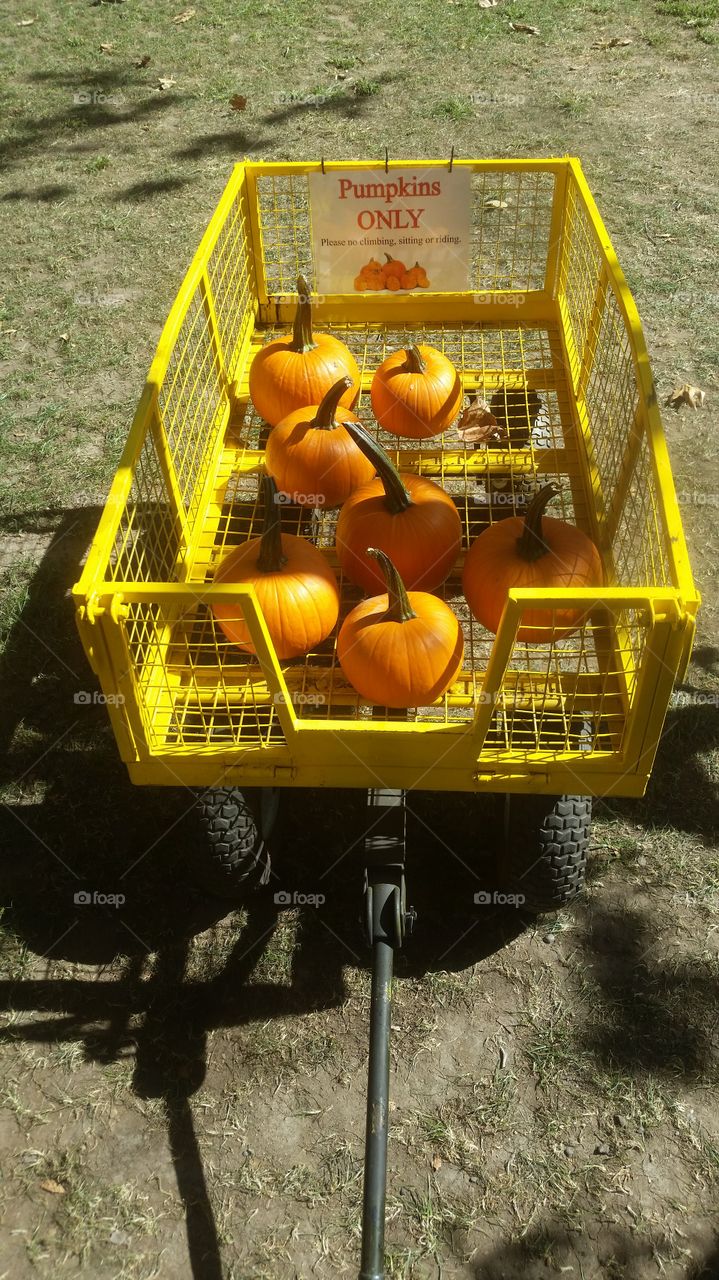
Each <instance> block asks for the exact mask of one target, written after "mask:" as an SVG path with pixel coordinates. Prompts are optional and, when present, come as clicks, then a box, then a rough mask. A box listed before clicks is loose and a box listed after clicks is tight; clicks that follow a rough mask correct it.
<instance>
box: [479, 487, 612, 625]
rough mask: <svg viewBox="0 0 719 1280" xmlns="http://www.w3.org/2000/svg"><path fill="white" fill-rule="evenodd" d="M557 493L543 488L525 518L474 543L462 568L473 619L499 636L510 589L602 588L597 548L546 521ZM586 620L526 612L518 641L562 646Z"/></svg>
mask: <svg viewBox="0 0 719 1280" xmlns="http://www.w3.org/2000/svg"><path fill="white" fill-rule="evenodd" d="M558 493H559V490H558V489H557V487H556V485H553V484H547V485H545V486H544V488H543V489H540V490H539V492H538V493H537V494H535V496H534V498H533V499H532V501H531V502H530V504H529V506H528V508H527V512H526V515H524V516H510V517H509V518H508V519H507V520H498V521H497V522H496V524H492V525H490V526H489V528H488V529H485V530H484V532H483V533H480V535H479V537H478V538H477V539H476V541H475V542H473V543H472V546H471V547H470V549H469V551H468V552H467V556H466V558H465V562H464V571H463V574H462V586H463V590H464V594H465V596H466V597H467V601H468V603H469V607H470V608H471V610H472V613H473V614H474V616H475V618H477V620H478V621H479V622H481V623H482V626H484V627H486V628H487V630H488V631H494V632H495V633H496V632H497V630H498V628H499V623H500V620H501V617H502V612H503V610H504V606H505V604H506V603H507V593H508V592H509V591H510V590H511V588H512V587H531V588H534V589H538V588H540V587H550V588H556V587H570V588H571V587H600V586H601V585H602V582H603V580H604V576H603V572H602V561H601V557H600V555H599V552H598V550H597V548H596V547H595V545H594V543H593V542H592V540H591V538H588V537H587V535H586V534H585V533H582V531H581V529H577V528H576V526H575V525H572V524H568V523H567V522H566V521H565V520H555V519H553V518H552V517H550V516H544V515H543V513H544V509H545V507H546V505H547V503H548V502H549V501H550V499H551V498H554V497H556V496H557V494H558ZM585 620H586V612H585V611H584V610H581V609H555V610H554V611H551V610H549V609H528V610H527V611H526V612H525V613H524V616H523V620H522V624H521V626H520V628H519V631H518V633H517V639H518V640H527V641H530V642H532V643H539V644H542V643H550V642H551V641H554V640H562V639H564V638H565V637H566V636H569V635H571V634H572V632H573V631H576V630H577V628H578V627H580V626H581V625H582V623H583V622H584V621H585Z"/></svg>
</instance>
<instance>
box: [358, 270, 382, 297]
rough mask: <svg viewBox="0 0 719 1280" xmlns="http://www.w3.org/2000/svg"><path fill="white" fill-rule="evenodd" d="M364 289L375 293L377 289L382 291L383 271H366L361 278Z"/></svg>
mask: <svg viewBox="0 0 719 1280" xmlns="http://www.w3.org/2000/svg"><path fill="white" fill-rule="evenodd" d="M363 279H364V282H365V289H372V290H374V292H375V293H376V292H377V290H378V289H384V287H385V285H384V271H383V270H382V268H381V267H379V268H378V269H377V270H376V271H366V272H365V273H364V276H363Z"/></svg>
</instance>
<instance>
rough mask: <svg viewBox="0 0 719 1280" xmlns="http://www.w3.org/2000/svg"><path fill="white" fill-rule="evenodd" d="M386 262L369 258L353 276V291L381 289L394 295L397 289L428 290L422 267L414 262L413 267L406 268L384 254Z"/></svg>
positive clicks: (427, 281) (427, 280) (426, 278)
mask: <svg viewBox="0 0 719 1280" xmlns="http://www.w3.org/2000/svg"><path fill="white" fill-rule="evenodd" d="M384 256H385V258H386V259H387V261H386V262H385V263H381V262H378V261H377V259H376V258H370V260H369V262H365V264H364V266H363V267H360V269H359V271H358V273H357V275H356V276H355V282H354V284H355V289H356V290H357V292H358V293H363V292H365V290H368V289H370V290H374V291H378V290H381V289H389V290H390V291H391V292H392V293H396V292H397V291H398V290H399V289H429V277H428V276H427V272H426V271H425V269H424V267H421V266H420V264H419V263H418V262H415V264H414V266H413V267H406V266H405V264H404V263H403V262H401V261H400V259H399V258H393V257H392V255H391V254H390V253H385V255H384Z"/></svg>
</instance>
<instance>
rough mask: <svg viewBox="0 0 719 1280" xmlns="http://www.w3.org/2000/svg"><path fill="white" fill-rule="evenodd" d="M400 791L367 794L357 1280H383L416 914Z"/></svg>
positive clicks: (401, 793) (402, 793) (403, 806)
mask: <svg viewBox="0 0 719 1280" xmlns="http://www.w3.org/2000/svg"><path fill="white" fill-rule="evenodd" d="M404 798H405V797H404V792H403V791H393V790H385V789H382V790H380V789H374V788H373V789H372V790H370V791H369V792H368V797H367V799H368V812H369V817H370V825H369V831H368V834H367V836H366V837H365V851H366V853H367V860H368V865H367V868H366V870H365V932H366V935H367V941H368V942H369V943H370V945H371V947H372V997H371V1005H370V1041H369V1069H368V1073H367V1129H366V1135H365V1165H364V1200H363V1208H362V1262H361V1270H360V1274H359V1280H384V1278H385V1270H384V1226H385V1201H386V1190H387V1127H388V1116H389V1037H390V1027H391V1020H392V1012H391V1010H392V972H393V967H394V953H395V950H396V949H398V948H399V947H401V946H402V942H403V940H404V936H405V934H406V933H409V932H411V930H412V926H413V924H414V921H415V918H416V913H415V911H414V909H413V908H410V910H409V911H408V910H407V908H406V890H405V881H404V846H405V803H404Z"/></svg>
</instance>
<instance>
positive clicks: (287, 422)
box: [265, 378, 374, 507]
mask: <svg viewBox="0 0 719 1280" xmlns="http://www.w3.org/2000/svg"><path fill="white" fill-rule="evenodd" d="M351 385H352V384H351V382H350V379H349V378H340V379H339V381H338V382H336V383H335V385H334V386H333V387H331V388H330V390H329V391H328V392H327V394H326V396H325V398H324V400H323V401H322V404H320V405H310V406H309V408H307V409H297V410H296V411H295V412H294V413H290V414H288V416H287V417H286V418H283V419H282V421H281V422H278V423H277V426H276V427H274V428H273V429H272V431H271V432H270V435H269V439H268V441H267V445H266V447H265V464H266V466H267V470H268V471H269V473H270V475H271V476H273V477H274V479H275V481H276V482H277V487H278V489H280V490H281V491H282V492H284V493H286V494H289V495H290V497H291V499H292V501H293V502H298V503H300V504H301V505H302V504H307V505H309V506H313V507H338V506H339V505H340V503H341V502H344V500H345V498H348V497H349V495H350V494H351V493H352V492H353V490H355V489H358V488H359V486H360V485H362V484H367V483H368V482H369V481H370V480H371V479H372V477H373V476H374V465H373V464H372V463H371V462H370V461H369V458H366V457H365V455H364V454H363V453H362V450H361V449H359V448H358V447H357V445H356V444H355V442H354V440H353V439H352V437H351V436H349V435H348V434H347V432H346V431H345V429H344V426H343V425H342V424H343V423H345V422H358V421H359V419H358V418H357V417H355V415H354V413H352V410H351V409H344V408H343V407H342V406H341V404H340V400H341V398H342V396H343V395H344V394H345V392H346V391H347V390H348V389H349V388H350V386H351Z"/></svg>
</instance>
